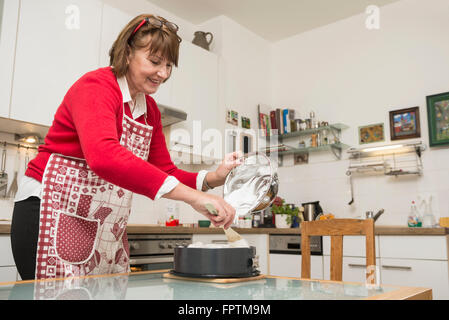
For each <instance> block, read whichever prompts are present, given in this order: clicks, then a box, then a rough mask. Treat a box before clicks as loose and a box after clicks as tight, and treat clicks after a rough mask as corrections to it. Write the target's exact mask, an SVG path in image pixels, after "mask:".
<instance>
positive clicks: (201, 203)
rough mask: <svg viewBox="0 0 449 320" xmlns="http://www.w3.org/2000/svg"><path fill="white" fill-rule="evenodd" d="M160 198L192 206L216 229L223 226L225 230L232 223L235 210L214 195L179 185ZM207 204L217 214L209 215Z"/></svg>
mask: <svg viewBox="0 0 449 320" xmlns="http://www.w3.org/2000/svg"><path fill="white" fill-rule="evenodd" d="M162 197H164V198H167V199H172V200H180V201H184V202H185V203H187V204H189V205H190V206H192V208H193V209H195V210H196V211H198V212H199V213H201V214H202V215H204V216H205V217H206V218H208V219H209V220H210V221H211V222H212V224H213V225H214V226H216V227H219V226H223V227H224V228H225V229H227V228H229V226H230V225H231V224H232V222H233V221H234V217H235V209H234V208H233V207H232V206H231V205H230V204H229V203H227V202H226V201H224V199H223V198H222V197H219V196H217V195H214V194H208V193H205V192H201V191H198V190H195V189H192V188H189V187H187V186H186V185H184V184H182V183H179V184H178V185H177V186H176V187H175V188H174V189H173V190H172V191H170V192H168V193H166V194H165V195H163V196H162ZM207 203H209V204H211V205H213V206H214V207H215V209H216V210H217V212H218V214H217V215H213V214H211V213H210V212H209V211H208V210H207V208H206V206H205V205H206V204H207Z"/></svg>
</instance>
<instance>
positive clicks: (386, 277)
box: [380, 258, 449, 299]
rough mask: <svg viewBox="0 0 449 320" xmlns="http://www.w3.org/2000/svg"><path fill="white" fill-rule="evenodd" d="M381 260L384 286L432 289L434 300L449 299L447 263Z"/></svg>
mask: <svg viewBox="0 0 449 320" xmlns="http://www.w3.org/2000/svg"><path fill="white" fill-rule="evenodd" d="M380 260H381V261H380V272H381V281H382V283H383V284H386V285H397V286H410V287H426V288H431V289H432V295H433V299H449V279H448V262H447V261H435V260H412V259H386V258H385V259H384V258H381V259H380Z"/></svg>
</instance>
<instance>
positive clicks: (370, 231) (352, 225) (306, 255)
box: [301, 219, 376, 284]
mask: <svg viewBox="0 0 449 320" xmlns="http://www.w3.org/2000/svg"><path fill="white" fill-rule="evenodd" d="M348 235H365V237H366V267H367V269H366V270H367V272H366V279H367V282H369V283H371V284H374V282H375V277H374V276H373V274H374V271H375V268H376V251H375V243H374V220H373V219H366V220H360V219H329V220H319V221H303V222H301V255H302V263H301V278H304V279H310V236H330V237H331V262H330V269H331V270H330V280H334V281H342V277H343V269H342V268H343V236H348Z"/></svg>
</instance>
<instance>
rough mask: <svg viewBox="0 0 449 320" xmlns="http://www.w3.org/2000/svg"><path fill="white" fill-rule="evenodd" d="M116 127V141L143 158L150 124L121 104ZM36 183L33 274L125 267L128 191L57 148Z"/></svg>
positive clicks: (112, 270) (58, 275) (70, 273)
mask: <svg viewBox="0 0 449 320" xmlns="http://www.w3.org/2000/svg"><path fill="white" fill-rule="evenodd" d="M145 119H146V114H145ZM122 128H123V133H122V135H121V138H120V144H121V145H122V146H124V147H125V148H126V149H128V150H130V151H132V152H133V153H134V154H135V155H136V156H138V157H140V158H142V159H144V160H146V159H147V158H148V154H149V152H150V141H151V135H152V132H153V127H152V126H150V125H148V124H147V125H143V124H141V123H138V122H137V121H134V120H133V119H131V118H129V117H128V116H126V114H125V110H123V119H122ZM105 156H106V155H105ZM42 188H43V190H42V200H41V208H40V223H39V238H38V245H37V257H36V279H43V278H63V277H77V276H83V275H96V274H108V273H121V272H129V271H130V270H129V248H128V237H127V234H126V225H127V221H128V216H129V213H130V209H131V201H132V192H131V191H128V190H125V189H123V188H121V187H119V186H116V185H114V184H112V183H109V182H107V181H106V180H103V179H102V178H100V177H99V176H97V175H96V174H95V173H94V172H93V171H92V170H90V168H89V167H88V165H87V163H86V161H85V160H84V159H78V158H72V157H67V156H63V155H59V154H52V155H51V156H50V158H49V160H48V163H47V166H46V168H45V172H44V175H43V179H42Z"/></svg>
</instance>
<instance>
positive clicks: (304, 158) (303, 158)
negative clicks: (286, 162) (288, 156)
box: [293, 152, 309, 165]
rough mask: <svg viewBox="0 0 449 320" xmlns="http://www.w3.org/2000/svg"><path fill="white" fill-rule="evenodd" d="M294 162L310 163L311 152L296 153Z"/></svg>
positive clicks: (295, 163)
mask: <svg viewBox="0 0 449 320" xmlns="http://www.w3.org/2000/svg"><path fill="white" fill-rule="evenodd" d="M293 163H294V165H297V164H307V163H309V153H306V152H304V153H295V154H294V160H293Z"/></svg>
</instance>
